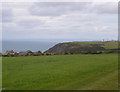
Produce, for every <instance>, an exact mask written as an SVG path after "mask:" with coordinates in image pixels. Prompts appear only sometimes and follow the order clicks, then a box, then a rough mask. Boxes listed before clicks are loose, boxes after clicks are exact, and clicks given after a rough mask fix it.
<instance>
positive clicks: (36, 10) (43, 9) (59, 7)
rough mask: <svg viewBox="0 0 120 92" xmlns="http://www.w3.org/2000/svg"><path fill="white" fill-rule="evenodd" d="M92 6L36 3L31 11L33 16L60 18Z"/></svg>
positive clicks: (66, 3)
mask: <svg viewBox="0 0 120 92" xmlns="http://www.w3.org/2000/svg"><path fill="white" fill-rule="evenodd" d="M90 4H91V3H89V2H79V3H77V2H45V3H43V2H41V3H34V5H33V6H32V7H31V8H30V9H29V11H30V13H31V14H32V15H38V16H60V15H64V14H67V13H71V11H74V12H76V11H82V10H83V9H84V8H88V7H87V6H89V5H90Z"/></svg>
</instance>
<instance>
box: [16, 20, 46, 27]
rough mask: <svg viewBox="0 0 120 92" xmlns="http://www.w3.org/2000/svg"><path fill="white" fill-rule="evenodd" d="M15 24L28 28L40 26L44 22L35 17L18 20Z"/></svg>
mask: <svg viewBox="0 0 120 92" xmlns="http://www.w3.org/2000/svg"><path fill="white" fill-rule="evenodd" d="M17 24H18V25H19V26H22V27H24V28H27V29H29V28H34V27H37V26H41V25H43V24H44V22H43V21H41V20H37V19H26V20H22V21H18V22H17Z"/></svg>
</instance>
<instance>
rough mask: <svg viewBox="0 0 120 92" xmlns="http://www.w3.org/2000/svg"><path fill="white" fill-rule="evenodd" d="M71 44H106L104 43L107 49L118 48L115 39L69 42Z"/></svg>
mask: <svg viewBox="0 0 120 92" xmlns="http://www.w3.org/2000/svg"><path fill="white" fill-rule="evenodd" d="M67 43H69V44H74V43H79V44H104V45H102V46H103V47H105V48H106V49H118V42H115V41H105V42H101V41H83V42H67Z"/></svg>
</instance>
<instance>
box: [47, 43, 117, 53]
mask: <svg viewBox="0 0 120 92" xmlns="http://www.w3.org/2000/svg"><path fill="white" fill-rule="evenodd" d="M116 50H118V42H116V41H106V42H101V41H86V42H66V43H59V44H56V45H55V46H53V47H52V48H50V49H48V50H47V51H45V53H56V54H77V53H86V54H87V53H93V54H94V53H95V54H96V53H102V52H111V51H112V52H115V51H116Z"/></svg>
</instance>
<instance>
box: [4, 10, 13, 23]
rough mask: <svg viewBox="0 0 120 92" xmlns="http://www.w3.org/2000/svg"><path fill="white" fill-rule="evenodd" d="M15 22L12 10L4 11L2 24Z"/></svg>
mask: <svg viewBox="0 0 120 92" xmlns="http://www.w3.org/2000/svg"><path fill="white" fill-rule="evenodd" d="M12 20H13V13H12V10H11V9H2V22H11V21H12Z"/></svg>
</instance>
